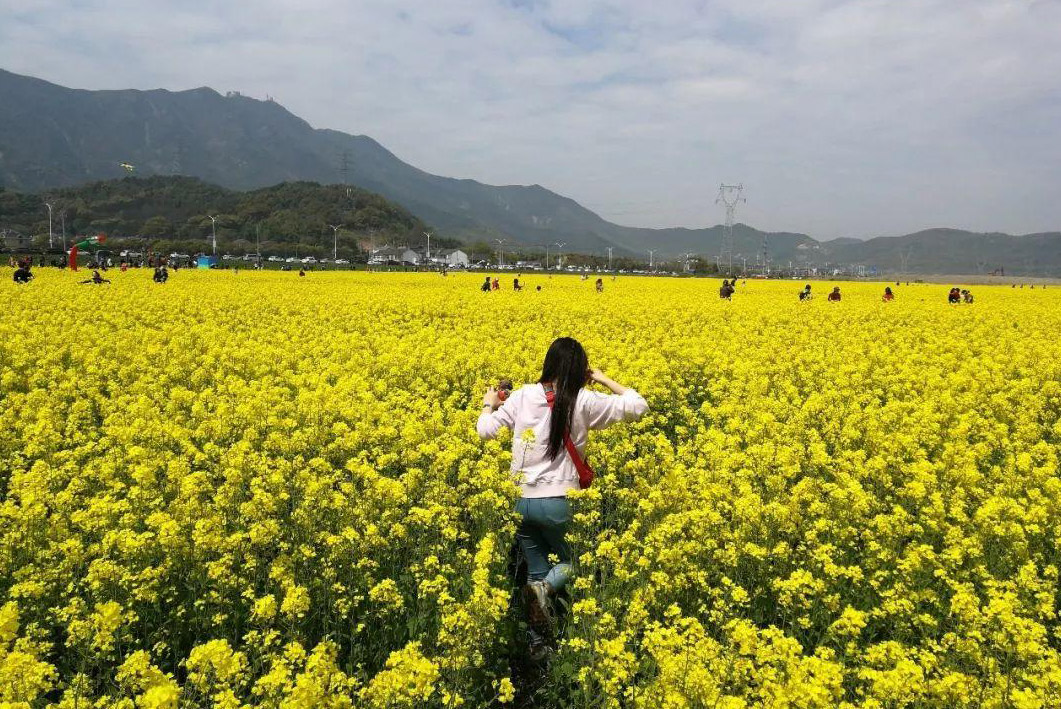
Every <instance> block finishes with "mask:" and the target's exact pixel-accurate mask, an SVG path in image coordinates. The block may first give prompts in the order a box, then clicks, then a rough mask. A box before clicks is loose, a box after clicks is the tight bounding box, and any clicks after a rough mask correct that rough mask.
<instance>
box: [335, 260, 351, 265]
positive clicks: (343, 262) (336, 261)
mask: <svg viewBox="0 0 1061 709" xmlns="http://www.w3.org/2000/svg"><path fill="white" fill-rule="evenodd" d="M348 263H350V262H349V261H347V260H346V259H344V258H337V259H335V265H336V266H340V265H343V266H345V265H346V264H348Z"/></svg>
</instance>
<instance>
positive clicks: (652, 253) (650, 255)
mask: <svg viewBox="0 0 1061 709" xmlns="http://www.w3.org/2000/svg"><path fill="white" fill-rule="evenodd" d="M657 251H659V249H649V250H648V270H650V271H651V270H653V268H654V266H653V261H652V259H653V257H654V256H655V255H656V252H657Z"/></svg>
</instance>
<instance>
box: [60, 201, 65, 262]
mask: <svg viewBox="0 0 1061 709" xmlns="http://www.w3.org/2000/svg"><path fill="white" fill-rule="evenodd" d="M59 220H60V221H61V222H62V225H63V227H62V228H63V253H66V210H65V209H64V210H62V211H60V212H59Z"/></svg>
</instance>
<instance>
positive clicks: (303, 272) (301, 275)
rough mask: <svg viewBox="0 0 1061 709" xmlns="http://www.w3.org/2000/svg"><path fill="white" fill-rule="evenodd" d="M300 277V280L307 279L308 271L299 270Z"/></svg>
mask: <svg viewBox="0 0 1061 709" xmlns="http://www.w3.org/2000/svg"><path fill="white" fill-rule="evenodd" d="M298 277H299V278H305V277H306V269H304V268H300V269H298Z"/></svg>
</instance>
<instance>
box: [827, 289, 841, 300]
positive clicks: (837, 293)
mask: <svg viewBox="0 0 1061 709" xmlns="http://www.w3.org/2000/svg"><path fill="white" fill-rule="evenodd" d="M829 302H830V303H839V302H840V286H833V292H832V293H830V294H829Z"/></svg>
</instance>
